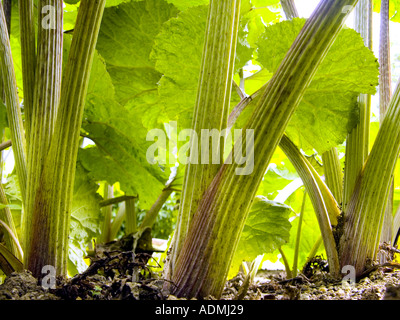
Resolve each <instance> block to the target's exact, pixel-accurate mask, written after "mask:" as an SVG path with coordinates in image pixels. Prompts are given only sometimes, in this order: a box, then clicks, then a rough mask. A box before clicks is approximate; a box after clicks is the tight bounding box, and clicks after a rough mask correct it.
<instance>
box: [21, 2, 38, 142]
mask: <svg viewBox="0 0 400 320" xmlns="http://www.w3.org/2000/svg"><path fill="white" fill-rule="evenodd" d="M33 2H34V1H33V0H19V17H20V19H19V20H20V37H21V55H22V78H23V84H24V114H25V133H26V137H27V140H28V141H29V137H30V123H31V118H32V113H33V101H34V92H35V78H36V77H35V73H36V32H35V30H36V27H35V16H34V12H33V6H34V4H33Z"/></svg>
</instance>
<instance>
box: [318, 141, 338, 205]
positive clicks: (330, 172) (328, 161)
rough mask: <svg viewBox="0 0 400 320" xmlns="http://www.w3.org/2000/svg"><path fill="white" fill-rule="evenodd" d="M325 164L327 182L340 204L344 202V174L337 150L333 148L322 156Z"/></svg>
mask: <svg viewBox="0 0 400 320" xmlns="http://www.w3.org/2000/svg"><path fill="white" fill-rule="evenodd" d="M322 162H323V163H324V173H325V182H326V185H327V186H328V188H329V189H330V190H331V192H332V195H333V196H334V197H335V199H336V201H337V203H338V204H341V203H342V200H343V173H342V168H341V165H340V159H339V155H338V152H337V149H336V148H332V149H330V150H329V151H326V152H324V153H323V154H322Z"/></svg>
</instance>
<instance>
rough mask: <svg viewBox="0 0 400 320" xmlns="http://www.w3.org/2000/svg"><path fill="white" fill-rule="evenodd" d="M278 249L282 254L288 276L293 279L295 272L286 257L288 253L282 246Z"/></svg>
mask: <svg viewBox="0 0 400 320" xmlns="http://www.w3.org/2000/svg"><path fill="white" fill-rule="evenodd" d="M278 250H279V253H280V254H281V256H282V260H283V265H284V266H285V271H286V278H288V279H291V278H293V273H292V270H290V266H289V261H288V259H287V257H286V254H285V252H283V250H282V248H279V249H278Z"/></svg>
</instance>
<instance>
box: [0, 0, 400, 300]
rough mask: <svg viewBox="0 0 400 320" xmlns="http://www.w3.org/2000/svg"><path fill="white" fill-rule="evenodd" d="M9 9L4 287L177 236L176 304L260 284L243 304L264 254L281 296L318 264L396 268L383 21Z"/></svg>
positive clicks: (23, 5) (155, 5)
mask: <svg viewBox="0 0 400 320" xmlns="http://www.w3.org/2000/svg"><path fill="white" fill-rule="evenodd" d="M3 3H4V6H3V5H1V4H0V9H1V10H0V40H1V42H0V45H1V46H0V67H1V74H2V78H1V86H0V89H1V91H2V98H3V102H4V106H3V105H2V106H0V107H1V108H0V125H1V128H0V129H1V130H0V132H2V135H3V141H4V142H3V143H2V144H1V145H0V148H2V150H5V149H7V148H10V147H12V151H13V155H14V159H15V166H14V169H15V170H13V171H12V173H10V174H8V175H5V174H3V179H4V183H3V184H0V202H1V203H2V206H1V208H0V230H1V231H2V236H3V237H2V242H1V243H0V268H1V269H2V271H3V272H4V273H5V274H6V275H9V274H10V273H11V272H13V271H21V270H23V269H28V270H29V271H31V272H32V274H33V275H34V276H35V277H36V278H39V279H40V278H42V277H43V276H44V275H47V277H48V272H50V273H49V274H50V275H54V276H56V275H61V276H74V275H76V274H78V273H81V272H83V271H85V270H86V269H87V267H88V261H87V259H85V257H86V256H87V255H88V254H91V255H92V256H93V254H96V249H97V248H98V246H99V245H101V244H107V243H110V242H112V241H114V240H116V239H117V238H119V237H120V236H121V235H123V236H126V237H128V238H130V239H132V238H133V239H134V240H135V241H133V248H131V249H130V250H132V251H133V257H135V255H134V252H135V250H136V249H137V248H136V244H137V243H139V242H140V241H144V239H147V240H146V241H150V243H148V244H147V246H146V248H147V249H148V250H149V251H150V252H152V251H154V250H155V249H154V247H153V248H152V245H151V237H152V236H151V233H152V234H153V235H154V234H165V230H168V232H169V230H171V229H173V230H174V231H173V233H172V234H171V235H170V239H169V242H168V244H169V248H168V251H167V252H168V253H166V252H165V253H164V255H163V256H164V257H165V260H163V261H160V263H161V265H159V266H158V267H159V268H162V272H161V275H160V276H161V277H162V278H163V279H165V280H166V281H165V287H164V289H165V290H167V291H168V292H169V293H171V294H173V295H176V296H179V297H186V298H192V297H196V298H204V297H208V296H210V295H212V296H214V297H216V298H220V297H221V294H222V292H223V289H224V285H225V283H226V281H227V279H229V278H231V277H233V276H234V275H236V274H237V272H238V271H239V267H240V266H241V265H242V266H251V270H250V271H249V272H248V275H247V278H246V282H245V285H244V286H243V287H242V291H241V292H240V293H239V294H238V295H237V297H238V298H240V299H241V298H243V297H244V296H245V293H246V291H247V289H248V288H249V285H250V282H251V281H252V280H253V279H254V277H255V273H256V272H257V269H258V268H259V266H261V265H262V262H263V260H262V259H263V258H262V257H261V255H263V254H264V257H265V259H266V260H277V259H278V254H280V255H281V257H282V259H283V261H284V264H285V267H286V272H287V276H288V277H295V276H296V275H297V274H298V272H299V269H301V267H302V266H303V265H304V264H305V263H306V262H307V261H309V260H310V259H312V258H313V257H314V256H315V255H317V254H319V253H321V252H322V253H323V254H324V255H325V256H326V258H327V262H328V266H329V272H330V274H331V275H332V276H333V277H335V278H337V279H342V278H343V276H344V274H343V272H346V271H347V270H350V271H354V275H355V277H361V276H362V275H364V273H365V272H366V271H368V270H370V268H371V267H373V266H374V265H376V264H377V263H381V264H382V263H384V264H385V265H392V266H397V265H396V264H395V263H393V262H392V258H393V257H391V256H390V255H385V254H383V253H384V252H382V250H381V251H380V248H382V244H385V245H386V247H388V248H389V251H390V248H391V247H394V246H395V245H396V243H395V241H396V239H397V237H396V235H397V232H398V229H399V219H400V218H399V213H398V212H400V210H398V208H397V207H396V205H398V200H399V197H398V190H397V187H398V180H397V176H396V172H395V168H396V163H397V158H398V155H399V151H400V150H399V149H400V127H399V125H398V123H399V120H400V119H397V118H398V117H399V112H398V109H399V108H398V107H399V99H400V97H399V90H400V86H397V88H396V90H394V91H393V94H392V90H391V87H390V83H391V70H390V66H391V64H390V60H389V56H390V55H389V49H390V48H389V47H390V41H389V39H390V38H389V27H388V26H389V20H390V19H392V20H394V21H396V19H398V17H397V13H396V12H397V11H396V10H394V9H393V7H391V6H389V1H381V2H379V3H378V1H372V0H359V1H357V0H321V1H320V3H319V4H318V6H317V7H316V8H315V11H314V12H313V13H312V15H311V16H310V17H309V18H308V19H304V18H300V17H299V13H298V12H299V11H298V10H297V8H296V6H295V3H294V1H292V0H282V1H278V0H196V1H194V0H193V1H191V0H190V1H189V0H188V1H182V0H142V1H137V0H81V1H72V0H69V1H61V0H37V1H36V0H20V1H6V0H4V1H3ZM393 5H394V6H395V8H398V6H399V4H398V2H397V1H393V4H392V6H393ZM4 8H7V10H3V9H4ZM373 10H375V11H380V14H381V21H382V27H381V36H380V39H381V41H382V42H381V45H380V54H379V61H378V59H377V58H376V57H375V55H374V53H373V52H372V25H373V23H372V17H373ZM351 12H354V16H355V23H354V29H353V28H349V27H347V26H346V25H345V24H346V21H347V18H348V17H349V15H350V13H351ZM379 75H380V77H379ZM378 85H379V95H380V107H381V109H380V115H379V117H380V123H379V131H378V132H377V134H376V139H375V141H372V136H373V135H372V133H371V131H372V129H371V128H373V125H371V113H372V112H373V108H372V102H371V101H372V100H371V96H372V95H374V94H376V92H377V87H378ZM5 165H7V162H4V161H3V167H4V166H5ZM377 172H380V174H377ZM171 202H173V204H171ZM139 212H140V213H143V215H141V216H140V219H139V214H138V213H139ZM166 215H167V216H168V219H164V221H168V223H169V225H168V226H167V227H165V226H163V223H162V222H160V221H161V219H162V218H165V216H166ZM164 223H165V222H164ZM161 229H162V230H161ZM153 238H154V236H153ZM124 239H125V238H124ZM149 239H150V240H149ZM139 240H140V241H139ZM166 241H167V239H164V242H166ZM158 242H159V240H157V239H153V243H154V244H155V243H158ZM112 243H114V242H112ZM92 249H93V250H92ZM93 252H94V253H93ZM343 270H345V271H343ZM132 276H134V275H132ZM46 279H47V278H46ZM95 294H96V296H100V295H101V290H97V291H96V292H95Z"/></svg>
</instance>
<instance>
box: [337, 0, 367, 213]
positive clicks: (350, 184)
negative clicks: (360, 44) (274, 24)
mask: <svg viewBox="0 0 400 320" xmlns="http://www.w3.org/2000/svg"><path fill="white" fill-rule="evenodd" d="M354 11H355V29H356V31H358V32H359V33H360V34H361V36H362V37H363V39H364V44H365V46H366V47H368V48H370V49H371V50H372V0H360V1H359V3H358V4H357V6H356V9H355V10H354ZM358 105H359V108H360V122H359V124H358V125H357V127H355V128H354V129H353V130H352V132H351V133H350V134H349V135H348V136H347V140H346V165H345V168H344V186H343V203H342V208H343V211H346V208H347V204H348V202H349V201H350V197H351V194H352V192H353V190H354V186H355V184H356V181H357V177H358V175H359V174H360V171H361V169H362V167H363V166H364V163H365V160H366V159H367V157H368V152H369V126H370V117H371V116H370V113H371V96H370V95H366V94H361V95H360V96H359V97H358Z"/></svg>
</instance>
